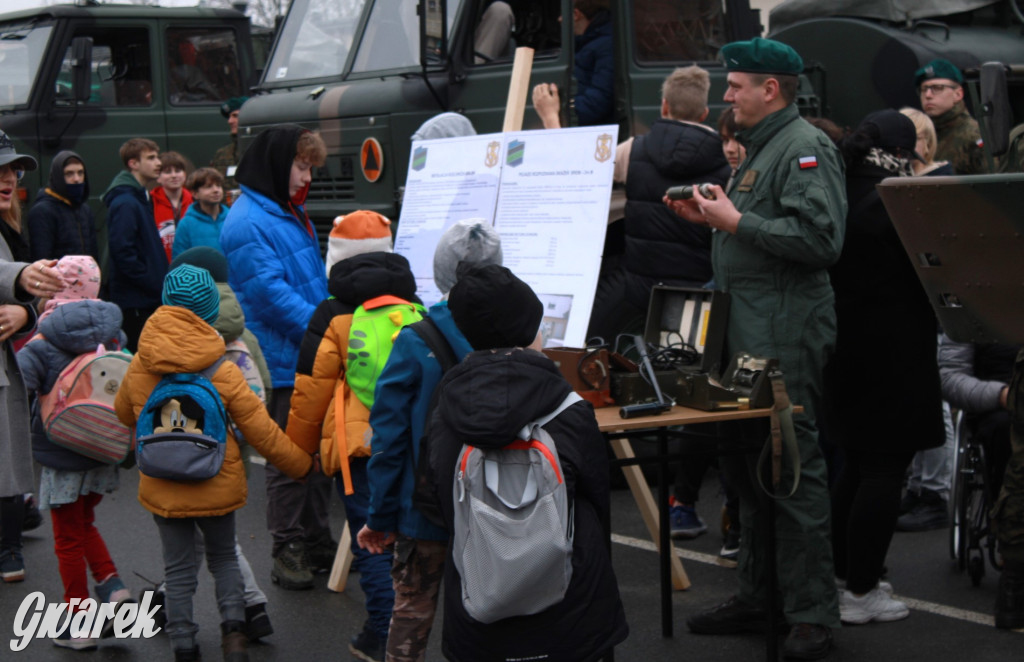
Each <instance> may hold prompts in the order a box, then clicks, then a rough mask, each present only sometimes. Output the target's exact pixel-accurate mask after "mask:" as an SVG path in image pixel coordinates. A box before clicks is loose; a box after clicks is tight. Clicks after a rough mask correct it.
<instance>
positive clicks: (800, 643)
mask: <svg viewBox="0 0 1024 662" xmlns="http://www.w3.org/2000/svg"><path fill="white" fill-rule="evenodd" d="M830 650H832V628H830V627H827V626H824V625H817V624H816V623H797V624H796V625H794V626H793V627H792V628H791V629H790V631H789V634H788V635H787V636H786V641H784V642H783V644H782V657H783V658H784V659H787V660H820V659H821V658H823V657H825V656H827V655H828V653H829V651H830Z"/></svg>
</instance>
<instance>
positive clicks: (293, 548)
mask: <svg viewBox="0 0 1024 662" xmlns="http://www.w3.org/2000/svg"><path fill="white" fill-rule="evenodd" d="M270 579H271V581H273V582H274V583H275V584H278V585H280V586H281V588H285V589H288V590H289V591H301V590H303V589H307V588H313V573H312V572H310V570H309V564H308V563H307V561H306V546H305V545H303V544H302V543H301V542H298V541H295V542H290V543H288V544H287V545H285V548H284V549H282V550H281V552H280V553H279V554H278V555H277V556H275V557H274V567H273V568H272V569H271V570H270Z"/></svg>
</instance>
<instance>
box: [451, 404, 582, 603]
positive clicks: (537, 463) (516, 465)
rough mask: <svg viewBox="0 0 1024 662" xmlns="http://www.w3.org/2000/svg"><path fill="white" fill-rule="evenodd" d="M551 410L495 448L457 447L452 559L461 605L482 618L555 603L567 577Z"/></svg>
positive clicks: (569, 508) (566, 534) (569, 535)
mask: <svg viewBox="0 0 1024 662" xmlns="http://www.w3.org/2000/svg"><path fill="white" fill-rule="evenodd" d="M580 400H582V398H581V397H580V396H579V395H577V394H576V393H575V392H573V393H569V395H567V396H566V397H565V400H563V401H562V404H560V405H559V406H558V408H557V409H555V411H553V412H551V413H550V414H548V415H547V416H544V417H543V418H541V419H538V420H536V421H534V422H532V423H530V424H528V425H527V426H525V427H524V428H523V429H522V430H521V431H520V433H519V436H518V439H516V440H515V441H513V442H512V443H510V444H508V445H507V446H504V447H502V448H497V449H482V448H477V447H475V446H469V445H463V447H462V452H461V453H459V459H458V464H457V465H456V471H455V482H454V485H453V488H452V490H453V497H454V506H455V516H454V522H453V524H454V526H453V529H454V531H453V538H454V545H455V546H454V548H453V558H454V560H455V567H456V569H457V570H458V571H459V576H460V577H461V578H462V604H463V606H464V607H465V608H466V612H467V613H468V614H469V615H470V616H472V617H473V618H474V619H476V620H477V621H479V622H481V623H493V622H495V621H498V620H501V619H503V618H509V617H510V616H526V615H528V614H536V613H537V612H540V611H543V610H544V609H547V608H548V607H550V606H551V605H554V604H557V603H559V602H561V600H562V598H563V597H565V591H566V589H567V588H568V586H569V580H570V579H571V578H572V540H573V505H572V504H571V503H569V497H568V494H567V492H566V489H565V477H564V476H563V475H562V466H561V464H560V463H559V459H558V450H557V449H556V448H555V443H554V440H553V439H552V438H551V435H549V434H548V433H547V431H546V430H545V429H544V425H546V424H547V423H548V422H550V421H551V420H553V419H554V418H555V417H556V416H558V415H559V414H561V413H562V412H563V411H564V410H565V409H567V408H568V407H570V406H571V405H573V404H575V403H576V402H579V401H580Z"/></svg>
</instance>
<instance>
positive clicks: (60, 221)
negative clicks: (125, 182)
mask: <svg viewBox="0 0 1024 662" xmlns="http://www.w3.org/2000/svg"><path fill="white" fill-rule="evenodd" d="M72 158H75V159H78V160H79V161H81V160H82V157H80V156H79V155H78V154H76V153H75V152H72V151H70V150H64V151H62V152H58V153H57V156H55V157H53V163H52V164H51V165H50V179H49V186H48V187H47V188H44V189H42V190H41V191H39V195H38V197H37V198H36V202H35V204H33V205H32V207H31V208H30V209H29V210H28V219H27V225H28V232H29V239H30V243H31V252H32V260H33V261H34V260H42V259H48V260H59V259H60V258H62V257H64V256H65V255H91V256H92V257H93V258H95V259H97V260H99V249H98V247H97V244H96V219H95V217H94V216H93V213H92V209H90V208H89V205H88V204H87V201H88V199H89V174H88V172H86V175H85V187H84V190H83V192H82V195H81V198H80V199H79V200H77V201H76V200H73V199H72V198H71V197H70V196H69V194H68V186H67V184H66V183H65V182H64V166H65V165H66V164H67V162H68V159H72Z"/></svg>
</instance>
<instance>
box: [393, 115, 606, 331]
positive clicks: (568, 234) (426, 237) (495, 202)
mask: <svg viewBox="0 0 1024 662" xmlns="http://www.w3.org/2000/svg"><path fill="white" fill-rule="evenodd" d="M617 137H618V127H616V126H596V127H578V128H572V129H558V130H549V131H518V132H513V133H504V134H489V135H482V136H471V137H465V138H447V139H442V140H431V141H422V142H421V141H417V142H414V143H413V149H412V156H411V158H410V163H409V174H408V178H407V180H406V186H405V195H404V198H403V203H402V215H401V217H400V219H399V224H398V234H397V236H396V239H395V252H397V253H401V254H402V255H404V256H405V257H406V258H408V260H409V263H410V265H411V266H412V269H413V273H414V274H415V276H416V285H417V288H418V294H419V296H420V298H421V299H422V300H423V302H424V303H425V304H427V305H428V306H429V305H431V304H433V303H436V302H437V301H438V300H439V299H440V296H441V294H440V292H438V291H437V288H436V286H435V285H434V280H433V256H434V248H435V247H436V246H437V241H438V239H439V238H440V236H441V234H442V233H443V232H444V231H445V230H446V229H447V228H448V227H449V226H450V225H451V224H452V223H455V222H456V221H460V220H463V219H467V218H485V219H487V220H488V221H490V222H492V223H493V224H494V226H495V227H496V228H497V230H498V233H499V234H500V235H501V242H502V252H503V254H504V264H505V266H506V267H508V268H509V269H511V270H512V272H513V273H515V274H516V275H517V276H518V277H519V278H522V279H523V280H524V281H526V282H527V283H529V284H530V286H531V287H532V288H533V290H534V291H535V292H536V293H537V296H538V297H539V298H540V300H541V302H542V303H543V304H544V318H543V321H542V322H541V331H542V333H543V335H544V346H545V347H558V346H570V347H582V346H583V344H584V343H585V342H586V332H587V323H588V321H589V319H590V311H591V309H592V308H593V305H594V292H595V290H596V288H597V278H598V274H599V272H600V267H601V252H602V250H603V248H604V235H605V229H606V227H607V219H608V206H609V201H610V197H611V188H612V170H613V166H614V156H615V145H616V142H617Z"/></svg>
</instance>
